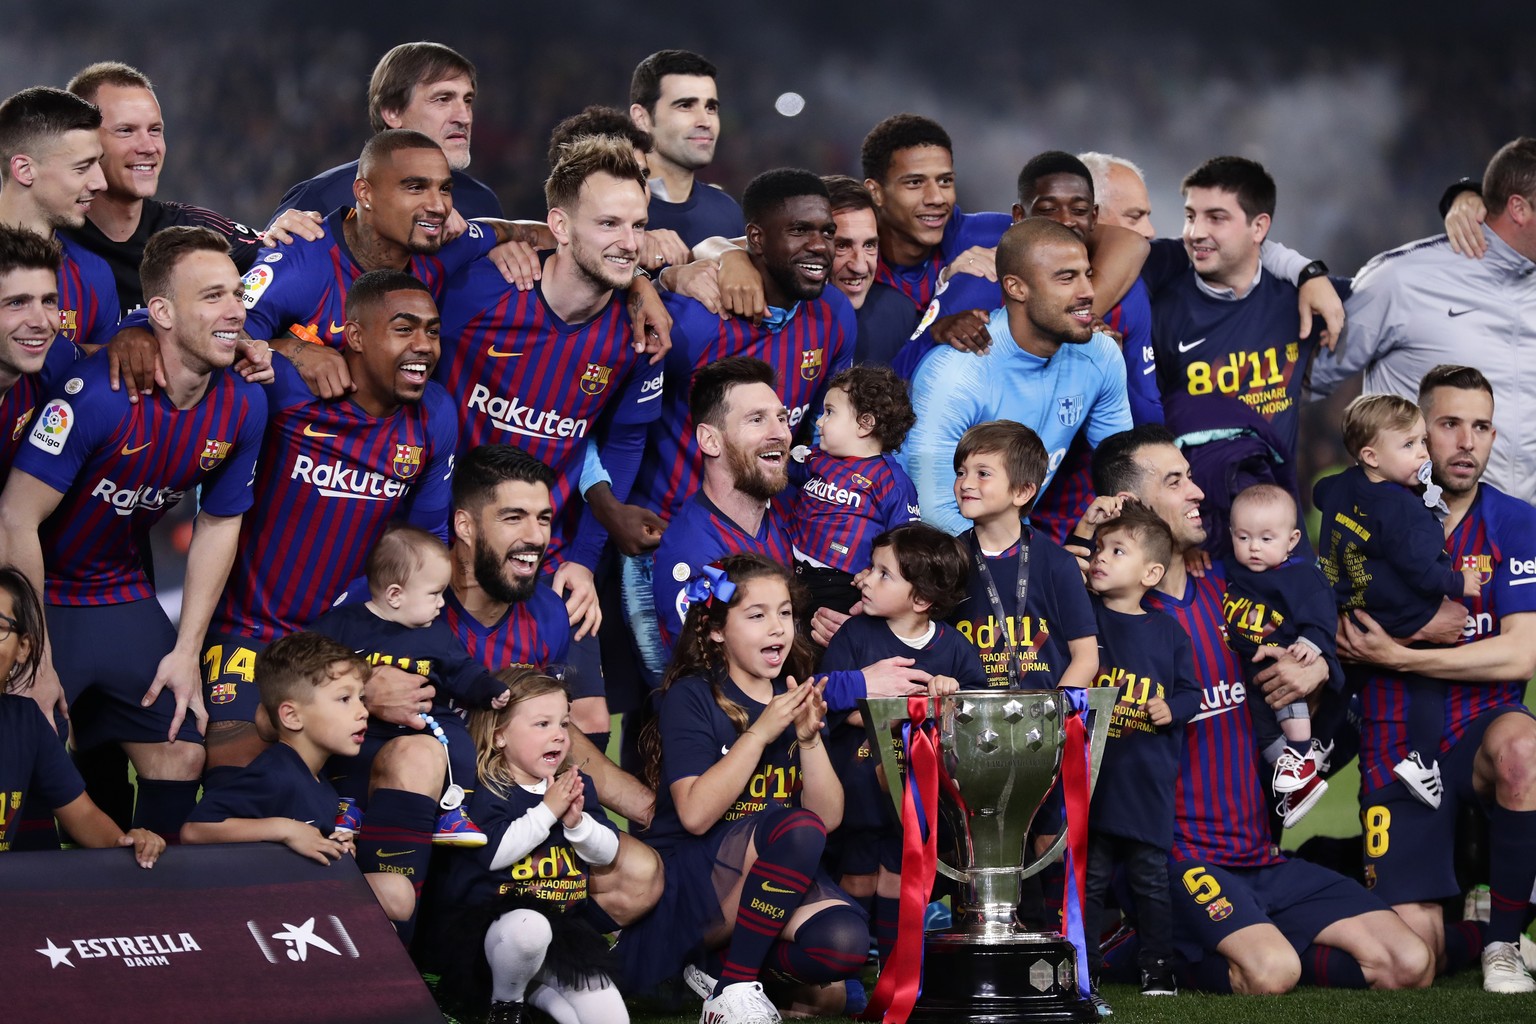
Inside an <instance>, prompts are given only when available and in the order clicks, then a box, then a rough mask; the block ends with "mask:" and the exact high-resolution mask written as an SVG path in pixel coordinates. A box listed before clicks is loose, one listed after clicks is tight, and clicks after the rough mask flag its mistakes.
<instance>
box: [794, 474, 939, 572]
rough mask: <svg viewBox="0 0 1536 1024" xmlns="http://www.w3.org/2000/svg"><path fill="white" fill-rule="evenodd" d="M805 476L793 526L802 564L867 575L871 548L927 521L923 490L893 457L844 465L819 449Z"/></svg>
mask: <svg viewBox="0 0 1536 1024" xmlns="http://www.w3.org/2000/svg"><path fill="white" fill-rule="evenodd" d="M791 465H792V471H793V472H795V474H796V475H799V473H800V471H799V470H797V469H795V468H794V466H793V464H791ZM803 472H804V474H805V476H806V479H805V481H804V482H803V483H801V484H800V489H799V492H798V495H797V497H796V501H795V506H794V512H793V514H792V515H791V516H790V520H789V540H790V543H791V544H793V545H794V549H795V557H796V558H802V559H803V558H808V559H810V560H811V561H813V562H814V563H815V564H818V565H825V566H830V567H831V568H833V569H841V570H843V571H844V572H852V573H857V572H862V571H863V570H864V569H867V568H869V546H870V544H871V543H872V542H873V541H874V539H875V538H876V537H878V536H879V535H880V534H882V533H884V532H885V531H886V530H890V529H893V528H895V527H897V526H901V525H902V524H904V523H915V522H918V521H919V520H921V518H922V517H921V516H920V515H918V510H917V488H916V487H913V486H912V479H911V477H909V476H907V471H906V470H904V469H902V468H901V463H899V462H897V461H896V459H895V457H894V456H892V455H889V454H886V455H879V456H876V457H875V458H872V459H842V458H838V457H837V456H835V455H828V454H827V453H826V452H824V451H822V450H821V449H819V448H815V449H812V450H811V454H810V455H809V456H807V457H806V460H805V465H804V471H803Z"/></svg>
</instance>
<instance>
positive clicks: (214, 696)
mask: <svg viewBox="0 0 1536 1024" xmlns="http://www.w3.org/2000/svg"><path fill="white" fill-rule="evenodd" d="M234 699H235V684H234V683H214V684H213V687H212V688H211V689H210V690H209V692H208V700H209V702H211V703H213V704H229V703H231V702H232V701H233V700H234Z"/></svg>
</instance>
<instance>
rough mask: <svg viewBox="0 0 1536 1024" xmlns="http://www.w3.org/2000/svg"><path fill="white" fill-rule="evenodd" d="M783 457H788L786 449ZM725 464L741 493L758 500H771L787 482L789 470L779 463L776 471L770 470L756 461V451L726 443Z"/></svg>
mask: <svg viewBox="0 0 1536 1024" xmlns="http://www.w3.org/2000/svg"><path fill="white" fill-rule="evenodd" d="M784 455H785V458H786V459H787V458H788V457H789V452H788V449H787V448H786V450H785V453H784ZM725 465H726V468H727V469H729V470H730V473H731V480H732V482H733V483H734V484H735V487H736V489H737V490H738V491H740V492H741V493H742V494H745V495H747V496H748V497H751V498H756V499H757V500H758V501H772V500H773V499H774V498H775V497H777V496H778V494H779V492H780V491H782V490H783V489H784V488H785V487H786V486H788V484H789V471H788V469H787V468H785V464H783V463H781V464H780V467H779V470H778V472H776V473H775V472H772V471H770V470H767V469H765V468H764V467H763V463H761V462H759V461H758V458H757V453H756V452H749V451H747V450H746V449H744V448H738V447H736V446H735V445H731V444H728V445H726V448H725Z"/></svg>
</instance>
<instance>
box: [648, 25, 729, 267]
mask: <svg viewBox="0 0 1536 1024" xmlns="http://www.w3.org/2000/svg"><path fill="white" fill-rule="evenodd" d="M715 78H716V71H715V66H714V65H713V64H711V63H710V62H709V61H707V60H705V59H704V58H703V57H700V56H699V55H698V54H696V53H690V52H688V51H687V50H658V51H657V52H656V53H653V54H651V55H650V56H649V57H647V58H645V60H643V61H641V62H640V63H639V64H638V65H636V67H635V73H634V75H633V77H632V78H631V79H630V83H629V116H630V118H631V119H632V120H633V121H634V122H635V124H636V125H637V126H638V127H639V128H641V129H642V130H644V131H647V132H650V133H651V137H652V138H653V139H654V140H655V143H656V146H655V149H654V150H652V151H651V153H650V156H649V158H648V160H647V163H648V164H649V166H650V172H651V181H650V192H651V203H650V227H651V229H652V230H657V229H662V230H667V231H673V232H676V233H677V235H678V237H680V238H681V239H682V241H683V244H684V245H686V246H688V247H690V248H692V247H693V246H695V245H698V244H699V243H700V242H702V241H704V239H706V238H712V237H717V236H718V237H721V238H736V237H739V236H740V235H741V233H742V230H743V228H744V225H743V212H742V208H741V207H740V206H738V205H737V204H736V200H734V199H732V198H731V197H730V196H729V195H728V194H727V193H726V192H724V191H722V190H721V189H719V188H716V187H714V186H712V185H706V184H704V183H703V182H701V181H699V180H697V178H695V175H696V174H697V172H699V171H700V170H702V169H704V168H705V167H708V166H709V165H710V163H711V162H713V160H714V159H715V143H716V142H718V141H719V139H720V99H719V95H718V93H717V92H716V89H715ZM649 269H656V268H655V267H652V268H649Z"/></svg>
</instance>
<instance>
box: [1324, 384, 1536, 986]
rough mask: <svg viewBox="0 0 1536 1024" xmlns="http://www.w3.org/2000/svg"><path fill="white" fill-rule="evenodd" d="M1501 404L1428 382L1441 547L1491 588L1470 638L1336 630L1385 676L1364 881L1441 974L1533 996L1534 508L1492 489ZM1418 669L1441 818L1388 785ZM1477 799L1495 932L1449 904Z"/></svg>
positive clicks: (1369, 738)
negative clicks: (1441, 687) (1527, 948)
mask: <svg viewBox="0 0 1536 1024" xmlns="http://www.w3.org/2000/svg"><path fill="white" fill-rule="evenodd" d="M1493 397H1494V396H1493V388H1492V386H1491V384H1490V383H1489V381H1488V378H1487V377H1485V376H1484V375H1483V374H1482V373H1481V372H1479V371H1478V370H1475V369H1472V368H1471V367H1467V366H1449V365H1446V366H1437V367H1435V368H1433V369H1432V370H1430V372H1429V373H1427V374H1426V375H1425V377H1424V380H1423V382H1422V384H1421V385H1420V394H1419V406H1420V408H1422V409H1423V411H1424V419H1425V422H1426V423H1427V424H1428V426H1429V457H1430V460H1431V462H1432V463H1433V464H1434V482H1435V483H1437V484H1439V485H1440V486H1441V487H1442V488H1443V489H1444V493H1443V498H1444V501H1445V504H1446V506H1447V507H1448V508H1449V509H1450V515H1449V516H1448V517H1447V518H1446V520H1445V523H1444V526H1445V534H1446V542H1445V549H1446V551H1448V552H1449V553H1450V555H1451V558H1452V561H1453V563H1454V564H1455V565H1456V566H1457V567H1458V568H1462V569H1475V570H1476V571H1478V572H1479V573H1480V574H1481V577H1482V580H1483V588H1482V592H1481V594H1480V595H1478V596H1477V597H1474V598H1472V599H1471V601H1470V602H1469V605H1468V606H1469V611H1468V613H1467V614H1466V615H1465V617H1464V618H1463V622H1464V626H1465V628H1464V629H1463V632H1462V636H1461V640H1460V642H1459V643H1458V644H1457V645H1456V646H1454V647H1436V648H1423V649H1417V648H1412V647H1403V646H1400V645H1399V644H1397V643H1395V642H1394V641H1393V640H1392V639H1391V637H1390V636H1389V635H1388V634H1387V632H1386V631H1385V630H1383V629H1382V628H1381V627H1380V625H1379V624H1377V623H1376V622H1375V621H1374V620H1372V619H1371V618H1370V617H1369V616H1368V615H1364V614H1361V613H1359V612H1356V613H1355V618H1356V619H1357V620H1358V626H1345V627H1344V628H1343V629H1341V630H1340V631H1339V651H1340V653H1341V654H1344V655H1347V656H1350V657H1354V658H1358V659H1359V660H1362V661H1367V662H1373V663H1375V664H1376V665H1378V666H1380V671H1378V672H1374V673H1373V674H1372V677H1371V679H1370V680H1369V682H1368V683H1367V685H1366V687H1365V689H1364V691H1363V697H1364V701H1365V703H1364V712H1365V714H1364V721H1363V723H1362V725H1361V730H1360V742H1361V749H1360V776H1361V790H1362V796H1361V799H1360V805H1361V809H1362V812H1363V813H1362V815H1361V817H1362V820H1363V821H1364V824H1365V865H1366V867H1365V870H1366V878H1367V879H1368V880H1369V879H1374V880H1375V884H1374V891H1375V892H1376V894H1377V895H1379V896H1381V898H1382V899H1384V900H1386V901H1387V902H1388V903H1390V904H1392V907H1393V909H1394V910H1396V911H1397V912H1398V914H1399V915H1401V917H1402V918H1403V919H1404V920H1406V921H1407V922H1408V925H1409V927H1411V928H1412V929H1413V930H1414V931H1415V932H1417V933H1418V934H1419V936H1420V937H1422V938H1423V939H1424V941H1425V942H1427V943H1429V945H1430V948H1431V949H1433V950H1434V951H1435V954H1436V959H1437V961H1438V963H1439V966H1440V969H1441V970H1442V971H1452V970H1456V969H1457V968H1459V967H1462V966H1465V965H1467V964H1468V963H1475V962H1476V958H1477V956H1478V952H1479V950H1481V953H1482V965H1483V987H1484V988H1485V989H1487V990H1488V991H1490V992H1511V993H1513V992H1533V991H1536V983H1533V982H1532V980H1531V976H1530V973H1529V970H1528V969H1527V965H1526V964H1525V963H1524V962H1523V960H1522V959H1521V956H1520V931H1521V929H1522V927H1523V926H1524V923H1525V920H1526V915H1527V910H1528V907H1527V904H1528V902H1529V898H1530V893H1531V886H1532V882H1533V880H1536V794H1533V792H1532V789H1531V787H1530V785H1529V783H1528V781H1527V780H1529V779H1530V777H1531V773H1532V771H1533V770H1536V759H1533V756H1532V751H1533V750H1536V720H1533V719H1532V718H1531V714H1530V712H1529V711H1527V710H1526V709H1525V708H1524V707H1522V706H1521V699H1522V696H1523V694H1524V692H1525V684H1526V681H1527V680H1528V679H1530V677H1531V675H1532V674H1533V673H1536V594H1532V593H1530V591H1531V589H1532V588H1531V587H1527V586H1522V585H1521V584H1523V583H1524V582H1525V581H1526V580H1528V579H1530V578H1531V570H1532V567H1533V566H1536V553H1533V547H1532V544H1533V542H1532V538H1533V537H1536V511H1533V510H1532V509H1531V506H1530V505H1528V504H1526V503H1525V502H1523V501H1521V500H1519V499H1517V498H1513V497H1511V496H1509V495H1506V494H1505V493H1504V492H1503V491H1500V490H1498V489H1496V488H1495V487H1494V486H1493V485H1492V484H1489V483H1486V482H1484V480H1483V476H1484V473H1485V471H1486V470H1487V468H1488V464H1489V459H1490V453H1491V451H1492V450H1493V447H1494V444H1495V441H1496V433H1497V432H1496V429H1495V427H1494V425H1493V424H1494V400H1493ZM1408 673H1417V674H1419V675H1423V676H1429V677H1431V678H1434V679H1439V680H1443V681H1444V682H1445V683H1446V684H1447V685H1446V691H1447V692H1446V697H1445V733H1444V736H1443V738H1442V739H1441V741H1440V748H1439V751H1438V754H1439V758H1440V764H1441V767H1442V772H1443V777H1444V778H1443V781H1444V795H1443V797H1442V799H1441V802H1440V808H1439V810H1431V809H1430V808H1428V807H1425V806H1424V805H1423V804H1421V803H1419V802H1418V801H1417V800H1415V799H1414V798H1413V797H1412V796H1411V795H1410V794H1409V793H1408V792H1407V789H1406V787H1405V786H1404V784H1403V783H1402V782H1399V781H1396V780H1394V778H1393V775H1392V767H1393V765H1394V764H1396V763H1397V762H1398V761H1400V760H1401V759H1402V757H1403V756H1404V754H1405V753H1406V752H1407V750H1408V747H1409V735H1408V727H1407V715H1406V710H1407V709H1406V708H1405V706H1404V702H1403V701H1402V699H1401V694H1402V691H1403V686H1404V683H1403V678H1402V677H1403V676H1404V675H1406V674H1408ZM1469 803H1470V804H1473V805H1474V806H1479V807H1481V808H1482V810H1483V812H1484V813H1485V814H1486V815H1487V817H1488V823H1489V829H1488V862H1489V863H1488V866H1489V879H1488V880H1489V887H1490V889H1491V890H1492V893H1491V900H1490V902H1491V913H1490V915H1489V919H1488V924H1487V928H1486V934H1480V929H1479V928H1478V926H1477V923H1476V922H1470V921H1463V922H1460V923H1452V922H1447V921H1446V920H1445V917H1444V914H1443V912H1442V910H1441V904H1440V902H1439V901H1440V900H1442V899H1443V898H1446V897H1451V896H1455V895H1457V894H1458V893H1459V887H1458V885H1457V883H1456V875H1455V872H1454V871H1453V870H1452V857H1453V854H1454V853H1455V836H1456V827H1455V822H1456V820H1457V818H1458V816H1459V815H1460V813H1461V810H1462V807H1463V805H1465V804H1469Z"/></svg>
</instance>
